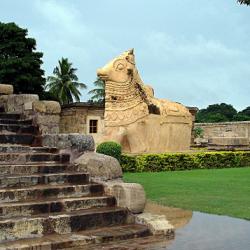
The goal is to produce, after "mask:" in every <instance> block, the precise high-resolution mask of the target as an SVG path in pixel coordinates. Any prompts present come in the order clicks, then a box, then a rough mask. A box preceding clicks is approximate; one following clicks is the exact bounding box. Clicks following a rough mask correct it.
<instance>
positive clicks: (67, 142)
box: [42, 134, 95, 163]
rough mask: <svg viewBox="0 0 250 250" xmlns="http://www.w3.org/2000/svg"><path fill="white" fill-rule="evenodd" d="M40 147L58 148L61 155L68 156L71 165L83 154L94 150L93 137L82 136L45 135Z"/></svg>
mask: <svg viewBox="0 0 250 250" xmlns="http://www.w3.org/2000/svg"><path fill="white" fill-rule="evenodd" d="M42 146H44V147H51V148H58V149H59V150H60V152H61V153H68V154H70V155H71V157H70V159H71V162H72V163H73V162H74V160H75V159H77V158H78V157H79V156H80V155H82V154H83V153H84V152H89V151H94V150H95V142H94V139H93V137H92V136H91V135H82V134H45V135H43V136H42Z"/></svg>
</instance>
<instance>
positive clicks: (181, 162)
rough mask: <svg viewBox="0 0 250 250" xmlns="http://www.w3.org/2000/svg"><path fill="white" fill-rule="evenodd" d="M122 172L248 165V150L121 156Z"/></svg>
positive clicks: (249, 160) (249, 158) (249, 164)
mask: <svg viewBox="0 0 250 250" xmlns="http://www.w3.org/2000/svg"><path fill="white" fill-rule="evenodd" d="M121 166H122V168H123V171H124V172H160V171H176V170H191V169H211V168H238V167H248V166H250V152H199V153H165V154H146V155H137V156H128V155H122V156H121Z"/></svg>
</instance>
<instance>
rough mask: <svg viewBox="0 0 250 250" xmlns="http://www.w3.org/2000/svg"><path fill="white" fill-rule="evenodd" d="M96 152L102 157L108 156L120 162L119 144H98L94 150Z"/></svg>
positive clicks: (120, 148)
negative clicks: (102, 155)
mask: <svg viewBox="0 0 250 250" xmlns="http://www.w3.org/2000/svg"><path fill="white" fill-rule="evenodd" d="M96 152H97V153H100V154H104V155H109V156H112V157H114V158H116V159H117V160H118V161H120V158H121V152H122V147H121V145H120V144H119V143H116V142H114V141H107V142H103V143H101V144H99V145H98V146H97V148H96Z"/></svg>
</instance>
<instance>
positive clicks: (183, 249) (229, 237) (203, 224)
mask: <svg viewBox="0 0 250 250" xmlns="http://www.w3.org/2000/svg"><path fill="white" fill-rule="evenodd" d="M146 211H147V212H151V213H155V214H164V215H166V217H167V219H168V220H169V221H170V222H171V223H172V224H173V225H174V226H175V228H177V229H176V235H175V240H173V241H172V243H171V244H170V246H168V247H165V248H161V247H159V248H157V249H165V250H249V249H250V221H247V220H242V219H236V218H232V217H228V216H219V215H211V214H205V213H200V212H193V213H192V212H191V211H185V210H182V209H178V208H169V207H164V206H160V205H156V204H154V203H148V204H147V207H146ZM166 245H167V244H166ZM166 245H165V246H166ZM152 249H156V248H152Z"/></svg>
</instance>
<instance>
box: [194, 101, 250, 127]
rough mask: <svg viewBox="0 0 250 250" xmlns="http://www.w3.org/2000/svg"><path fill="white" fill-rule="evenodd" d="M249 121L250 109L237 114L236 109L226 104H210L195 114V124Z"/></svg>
mask: <svg viewBox="0 0 250 250" xmlns="http://www.w3.org/2000/svg"><path fill="white" fill-rule="evenodd" d="M228 121H250V107H247V108H245V109H244V110H242V111H240V112H237V111H236V109H235V108H234V107H233V106H232V105H230V104H226V103H221V104H212V105H209V106H208V107H207V108H206V109H201V110H199V112H198V113H197V114H196V122H198V123H200V122H208V123H209V122H212V123H213V122H228Z"/></svg>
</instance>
